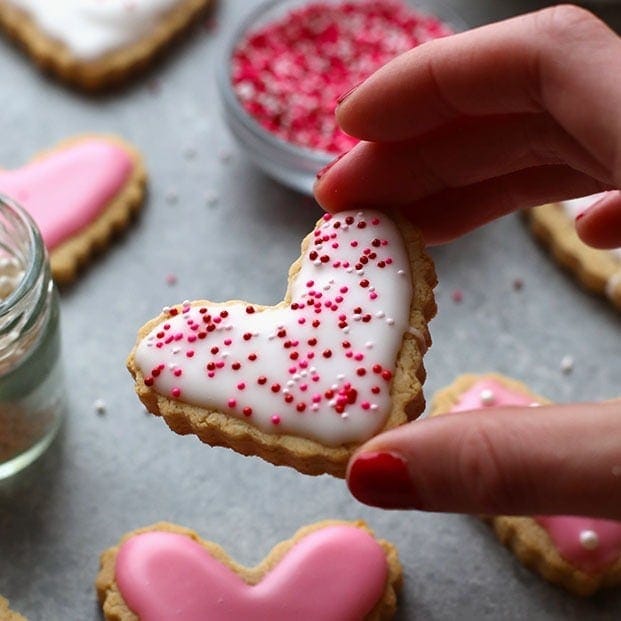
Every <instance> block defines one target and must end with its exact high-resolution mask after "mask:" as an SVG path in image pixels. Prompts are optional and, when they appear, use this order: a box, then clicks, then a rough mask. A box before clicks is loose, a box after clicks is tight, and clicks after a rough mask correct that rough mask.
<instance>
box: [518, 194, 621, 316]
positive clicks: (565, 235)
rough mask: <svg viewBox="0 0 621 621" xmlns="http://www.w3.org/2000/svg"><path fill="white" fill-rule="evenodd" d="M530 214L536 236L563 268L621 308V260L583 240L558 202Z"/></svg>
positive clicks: (540, 207)
mask: <svg viewBox="0 0 621 621" xmlns="http://www.w3.org/2000/svg"><path fill="white" fill-rule="evenodd" d="M527 217H528V219H529V221H530V226H531V229H532V231H533V233H534V234H535V236H536V237H537V238H538V239H539V240H540V241H541V242H542V243H543V244H544V245H545V246H546V247H547V248H548V249H549V250H550V253H551V254H552V256H553V257H554V258H555V259H556V260H557V261H558V263H559V264H560V265H561V266H562V267H564V268H565V269H567V270H569V271H570V272H572V273H573V274H574V275H575V277H576V278H577V280H578V281H579V282H580V283H581V284H582V285H583V286H584V287H585V288H586V289H588V290H589V291H593V292H594V293H597V294H599V295H604V296H607V297H608V298H609V299H610V300H611V301H612V303H613V304H614V305H615V306H616V307H617V308H619V309H621V260H618V259H616V258H615V257H614V256H613V255H611V253H609V252H606V251H602V250H598V249H596V248H591V247H590V246H587V245H586V244H585V243H584V242H583V241H581V239H580V238H579V237H578V234H577V233H576V228H575V226H574V222H573V220H572V219H571V218H570V217H568V216H567V214H566V213H565V210H564V209H563V206H562V205H560V204H558V203H553V204H549V205H541V206H539V207H535V208H533V209H531V210H529V211H528V212H527Z"/></svg>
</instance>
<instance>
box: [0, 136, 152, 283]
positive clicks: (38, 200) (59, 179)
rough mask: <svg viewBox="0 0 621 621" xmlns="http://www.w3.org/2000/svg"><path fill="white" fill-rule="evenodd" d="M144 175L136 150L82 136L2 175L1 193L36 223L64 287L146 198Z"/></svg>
mask: <svg viewBox="0 0 621 621" xmlns="http://www.w3.org/2000/svg"><path fill="white" fill-rule="evenodd" d="M145 181H146V173H145V170H144V166H143V164H142V158H141V156H140V154H139V153H138V152H137V150H136V149H135V148H134V147H132V146H131V145H130V144H128V143H126V142H124V141H123V140H121V139H119V138H116V137H112V136H79V137H77V138H73V139H71V140H69V141H66V142H63V143H62V144H60V145H58V146H57V147H55V148H54V149H52V150H50V151H47V152H45V153H42V154H40V155H38V156H37V157H36V158H35V159H34V160H33V161H31V162H30V163H28V164H26V165H25V166H23V167H22V168H18V169H15V170H0V194H4V195H5V196H8V197H9V198H11V199H12V200H14V201H16V202H17V203H19V204H20V205H21V206H22V207H24V208H25V209H26V210H27V211H28V212H29V213H30V215H31V216H32V218H33V219H34V221H35V222H36V223H37V225H38V227H39V230H40V231H41V235H42V237H43V241H44V242H45V245H46V247H47V249H48V251H49V253H50V259H51V264H52V273H53V275H54V278H55V279H56V280H57V281H58V282H61V283H65V282H68V281H71V280H73V278H74V277H75V275H76V273H77V270H78V268H79V267H80V265H81V264H83V263H84V262H85V261H86V260H87V259H88V257H89V256H90V255H91V254H92V252H93V251H95V250H100V249H101V248H103V247H104V246H105V245H106V244H107V243H108V241H109V239H110V237H111V236H112V234H113V233H115V232H117V231H120V230H121V229H123V228H125V227H126V226H127V224H128V223H129V221H130V219H131V216H132V214H133V213H134V212H135V211H137V210H138V208H139V207H140V206H141V204H142V201H143V198H144V186H145Z"/></svg>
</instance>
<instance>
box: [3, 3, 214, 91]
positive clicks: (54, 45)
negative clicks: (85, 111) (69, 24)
mask: <svg viewBox="0 0 621 621" xmlns="http://www.w3.org/2000/svg"><path fill="white" fill-rule="evenodd" d="M211 2H212V0H182V1H180V2H179V4H178V5H177V6H175V7H173V8H172V9H171V10H170V11H168V12H167V13H166V14H165V15H163V16H162V17H161V19H160V20H159V22H158V23H157V25H156V27H155V28H154V29H153V31H152V32H151V33H150V34H149V35H147V36H145V37H143V38H142V39H140V40H138V41H136V42H135V43H132V44H130V45H127V46H124V47H122V48H119V49H118V50H115V51H112V52H109V53H107V54H105V55H104V56H102V57H100V58H97V59H94V60H88V61H85V60H80V59H79V58H76V57H75V56H73V55H72V54H71V51H70V50H69V49H68V48H67V47H66V46H65V45H64V44H63V43H61V42H59V41H57V40H55V39H53V38H51V37H49V36H47V35H46V34H45V33H44V32H43V31H42V30H41V29H40V28H39V26H38V25H37V24H36V23H35V21H34V20H33V19H32V18H31V17H30V16H29V15H28V14H27V13H26V12H24V11H22V10H21V9H19V8H17V7H15V6H14V5H12V4H11V3H10V2H8V1H5V2H0V28H2V29H3V30H4V31H5V32H7V34H8V35H9V36H10V37H11V38H12V39H14V40H15V41H16V42H17V43H18V44H19V45H20V46H21V47H23V48H24V49H25V51H26V53H27V54H28V55H29V56H31V57H32V59H33V60H34V61H35V63H36V64H37V65H38V66H39V67H40V68H41V69H43V70H45V71H49V72H51V73H53V74H55V75H56V76H57V77H59V78H60V79H61V80H63V81H64V82H67V83H68V84H71V85H73V86H75V87H78V88H81V89H83V90H86V91H98V90H103V89H106V88H110V87H113V86H117V85H119V84H121V83H122V82H125V81H126V80H127V79H128V78H130V77H131V76H133V75H134V74H136V73H138V72H139V71H142V70H144V69H145V68H146V67H147V66H149V65H150V64H151V63H152V61H153V60H155V58H156V56H158V55H159V53H160V52H161V51H163V49H164V48H166V47H167V46H168V45H169V44H170V43H172V42H173V41H174V40H175V39H176V38H177V37H178V36H179V35H180V34H181V33H182V32H183V31H184V30H186V28H188V27H189V26H190V25H191V24H192V23H193V21H194V20H195V19H196V18H197V17H199V16H200V15H201V14H202V13H203V12H205V11H206V10H207V9H208V8H209V6H210V5H211Z"/></svg>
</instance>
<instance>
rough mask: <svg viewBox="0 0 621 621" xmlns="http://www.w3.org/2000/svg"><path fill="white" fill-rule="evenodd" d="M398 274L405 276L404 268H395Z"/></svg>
mask: <svg viewBox="0 0 621 621" xmlns="http://www.w3.org/2000/svg"><path fill="white" fill-rule="evenodd" d="M397 274H398V275H399V276H405V270H397Z"/></svg>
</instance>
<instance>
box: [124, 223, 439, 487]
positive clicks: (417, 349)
mask: <svg viewBox="0 0 621 621" xmlns="http://www.w3.org/2000/svg"><path fill="white" fill-rule="evenodd" d="M399 227H400V230H401V233H402V235H403V237H404V240H405V242H406V248H407V252H408V256H409V259H410V264H411V270H412V283H413V294H412V301H411V305H410V318H409V321H410V326H411V330H410V332H407V333H406V334H404V337H403V342H402V346H401V350H400V352H399V355H398V358H397V366H396V371H395V375H394V377H393V380H392V385H391V399H392V407H391V411H390V414H389V415H388V417H387V419H386V423H385V425H384V427H383V428H382V429H381V430H380V431H386V430H388V429H392V428H393V427H397V426H399V425H402V424H404V423H406V422H408V421H409V420H413V419H414V418H416V417H417V416H418V415H419V414H420V413H422V411H423V410H424V408H425V399H424V395H423V383H424V381H425V376H426V374H425V367H424V365H423V356H424V354H425V352H426V351H427V349H428V347H429V346H430V345H431V337H430V335H429V330H428V328H427V323H428V322H429V321H431V319H432V317H433V316H434V315H435V312H436V303H435V298H434V295H433V287H434V286H435V285H436V282H437V281H436V274H435V270H434V266H433V263H432V261H431V259H430V258H429V257H428V256H427V254H426V253H425V249H424V242H423V239H422V237H421V235H420V234H419V233H418V231H416V230H415V229H414V228H413V227H412V226H411V225H410V224H408V223H407V222H405V221H402V222H399ZM312 235H313V234H312V232H311V233H310V234H309V235H307V236H306V238H305V239H304V240H303V242H302V250H301V256H300V258H299V259H297V260H296V261H295V262H294V263H293V265H292V266H291V267H290V269H289V277H288V278H289V283H291V281H292V280H293V279H294V278H295V276H296V275H297V273H298V272H299V271H300V269H301V265H302V261H301V258H302V256H303V255H304V253H305V251H306V248H307V247H308V245H309V244H310V243H311V241H312ZM230 303H239V302H237V301H232V302H231V301H229V302H225V303H222V304H214V303H213V302H210V301H207V300H198V301H195V302H192V305H193V306H203V305H208V306H210V307H215V308H217V307H219V306H220V307H225V306H226V305H227V304H230ZM290 303H291V297H290V292H289V287H288V288H287V292H286V294H285V298H284V300H283V301H282V302H280V303H279V304H277V305H276V306H275V307H267V306H259V305H257V304H253V306H254V307H255V309H256V310H257V311H258V312H260V311H262V310H265V309H267V308H284V307H287V306H289V304H290ZM164 319H165V315H164V314H161V315H159V316H158V317H156V318H155V319H152V320H151V321H149V322H147V323H146V324H145V325H144V326H142V328H141V329H140V331H139V332H138V337H137V341H136V345H135V346H134V349H133V350H132V352H131V353H130V355H129V358H128V360H127V367H128V369H129V371H130V373H131V374H132V376H133V377H134V380H135V389H136V393H137V394H138V397H139V398H140V400H141V401H142V402H143V404H144V405H145V407H146V408H147V410H148V411H149V412H151V413H152V414H155V415H157V416H161V417H163V418H164V420H165V421H166V423H167V424H168V426H169V427H170V428H171V429H172V430H173V431H175V432H176V433H178V434H181V435H185V434H195V435H196V436H198V437H199V438H200V439H201V440H202V441H203V442H205V443H206V444H209V445H211V446H224V447H228V448H231V449H233V450H234V451H237V452H238V453H241V454H243V455H257V456H259V457H262V458H263V459H265V460H266V461H268V462H270V463H272V464H274V465H286V466H291V467H293V468H295V469H297V470H298V471H300V472H302V473H304V474H310V475H319V474H324V473H328V474H332V475H334V476H337V477H342V478H343V477H344V476H345V471H346V468H347V462H348V461H349V458H350V456H351V455H352V454H353V452H354V451H355V450H356V448H357V447H358V446H359V444H356V443H353V444H346V445H342V446H338V447H327V446H324V445H322V444H320V443H318V442H316V441H314V440H309V439H306V438H301V437H297V436H290V435H284V434H280V435H278V434H267V433H264V432H262V431H261V430H259V429H258V428H256V427H254V426H253V425H251V424H249V423H247V422H246V421H245V420H242V419H239V418H235V417H233V416H229V415H227V414H224V413H221V412H218V411H216V410H208V409H206V408H201V407H198V406H193V405H189V404H185V403H181V402H179V401H175V400H172V399H169V398H168V397H166V396H164V395H161V394H159V393H157V392H156V391H155V390H154V389H152V388H149V387H148V386H146V385H145V383H144V375H143V374H142V373H141V371H140V369H139V368H138V367H137V365H136V362H135V359H134V355H135V351H136V347H137V344H138V342H139V341H140V340H141V339H143V338H144V337H145V336H146V335H147V334H148V333H149V332H150V331H151V329H152V328H153V327H155V326H156V325H157V324H158V323H160V322H161V321H163V320H164Z"/></svg>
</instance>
